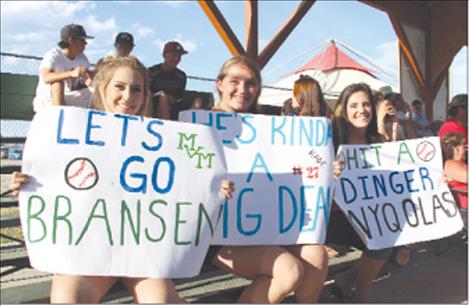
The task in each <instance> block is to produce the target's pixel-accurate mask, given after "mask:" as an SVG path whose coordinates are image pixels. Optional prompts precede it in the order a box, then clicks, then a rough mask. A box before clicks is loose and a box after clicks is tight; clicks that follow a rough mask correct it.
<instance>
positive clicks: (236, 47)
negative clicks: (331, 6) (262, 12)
mask: <svg viewBox="0 0 469 306" xmlns="http://www.w3.org/2000/svg"><path fill="white" fill-rule="evenodd" d="M359 1H360V2H362V3H364V4H367V5H369V6H371V7H374V8H376V9H379V10H381V11H384V12H385V13H386V14H387V15H388V17H389V20H390V22H391V24H392V26H393V28H394V31H395V32H396V35H397V37H398V40H399V49H400V54H401V55H402V56H401V62H402V61H404V60H405V61H407V62H408V63H409V65H406V66H405V67H403V65H401V70H400V73H401V76H402V74H403V73H405V72H404V70H405V69H407V67H409V69H410V70H411V73H412V74H413V78H414V79H415V80H416V84H417V85H416V88H414V89H413V90H416V91H417V93H418V94H419V95H420V96H421V97H422V100H423V101H424V102H425V104H426V113H427V116H428V117H429V118H433V114H434V112H433V107H434V106H435V105H437V104H439V103H441V99H440V100H438V97H437V96H438V95H439V93H440V92H441V90H442V84H444V83H445V80H447V79H448V68H449V66H450V64H451V62H452V60H453V58H454V56H455V55H456V54H457V53H458V51H459V50H460V49H461V48H462V47H463V46H465V45H466V46H467V1H453V0H449V1H442V0H440V1H438V0H436V1H433V0H418V1H416V0H408V1H384V0H359ZM315 2H316V1H315V0H301V1H300V2H299V4H298V7H297V9H296V10H295V11H294V12H293V13H292V14H291V15H290V17H288V18H287V20H286V21H285V23H284V24H283V25H282V27H281V28H280V29H279V31H278V32H277V33H276V34H275V35H274V37H273V38H272V39H271V40H270V41H269V42H268V43H267V45H266V46H265V47H264V48H263V50H262V51H260V52H259V50H258V41H259V39H258V1H255V0H246V1H245V3H246V11H245V12H246V23H245V25H246V26H245V30H246V31H245V33H246V43H245V46H244V47H243V45H242V44H241V43H240V41H239V40H238V38H237V36H236V35H235V34H234V32H233V31H232V30H231V28H230V26H229V24H228V23H227V22H226V20H225V19H224V17H223V15H222V14H221V12H220V11H219V10H218V8H217V6H216V4H215V2H214V1H212V0H198V3H199V5H200V6H201V8H202V10H203V11H204V12H205V14H206V15H207V17H208V18H209V19H210V21H211V22H212V24H213V26H214V27H215V29H216V31H217V32H218V34H219V35H220V37H221V39H222V40H223V42H224V43H225V44H226V46H227V48H228V49H229V50H230V52H231V54H232V55H234V56H235V55H240V54H246V55H247V56H249V57H251V58H252V59H254V60H256V61H257V62H258V63H259V65H260V67H262V68H263V67H265V65H266V64H267V63H268V62H269V60H270V59H271V58H272V56H273V55H274V54H275V52H276V51H277V50H278V49H279V48H280V47H281V46H282V44H283V42H284V41H285V40H286V39H287V37H288V36H289V35H290V33H291V32H292V31H293V30H294V28H295V27H296V26H297V25H298V23H299V22H300V21H301V19H302V18H303V17H304V16H305V15H306V14H307V12H308V11H309V10H310V9H311V7H312V6H313V5H314V3H315ZM416 32H418V33H417V34H418V35H417V34H416ZM401 81H402V78H401ZM406 81H407V80H406ZM400 87H401V88H402V86H400ZM443 87H444V86H443ZM405 90H406V89H404V91H405ZM443 91H444V90H443ZM403 94H404V95H405V94H406V93H405V92H403ZM412 94H414V92H413V93H412ZM447 95H448V93H447V91H446V99H445V100H446V101H444V102H445V103H448V99H447V98H448V97H447Z"/></svg>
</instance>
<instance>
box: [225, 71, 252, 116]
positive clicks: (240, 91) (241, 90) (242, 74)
mask: <svg viewBox="0 0 469 306" xmlns="http://www.w3.org/2000/svg"><path fill="white" fill-rule="evenodd" d="M259 87H260V86H259V81H258V80H257V78H256V75H255V74H254V72H252V71H251V70H250V69H249V68H248V67H246V66H245V65H242V64H234V65H232V66H231V67H229V68H228V70H227V72H226V75H225V77H224V78H223V79H218V80H217V89H218V91H219V93H220V98H221V101H220V107H221V108H222V109H223V110H225V111H228V112H236V113H238V112H241V113H242V112H247V111H248V109H249V107H250V106H251V105H253V104H254V103H255V101H256V99H257V97H258V96H259Z"/></svg>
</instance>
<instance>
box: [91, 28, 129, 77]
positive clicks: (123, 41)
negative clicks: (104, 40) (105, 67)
mask: <svg viewBox="0 0 469 306" xmlns="http://www.w3.org/2000/svg"><path fill="white" fill-rule="evenodd" d="M134 47H135V44H134V37H133V36H132V34H130V33H128V32H120V33H119V34H117V35H116V40H115V41H114V48H115V49H116V50H115V51H114V52H109V53H108V54H107V55H106V57H108V56H129V55H130V52H132V50H133V49H134ZM103 60H104V57H103V58H101V59H99V60H98V62H97V63H96V67H95V71H94V74H96V72H97V71H98V69H99V66H100V65H101V63H102V62H103Z"/></svg>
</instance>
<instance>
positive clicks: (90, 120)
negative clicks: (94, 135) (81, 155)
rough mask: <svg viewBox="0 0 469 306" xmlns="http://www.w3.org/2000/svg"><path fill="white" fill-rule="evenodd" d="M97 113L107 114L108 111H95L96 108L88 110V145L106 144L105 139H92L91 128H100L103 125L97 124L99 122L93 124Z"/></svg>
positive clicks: (100, 114)
mask: <svg viewBox="0 0 469 306" xmlns="http://www.w3.org/2000/svg"><path fill="white" fill-rule="evenodd" d="M95 115H99V116H106V113H105V112H101V111H95V110H90V111H89V112H88V122H87V125H86V136H85V143H86V144H88V145H94V146H100V147H102V146H104V144H105V143H104V141H101V140H92V139H91V130H92V129H100V128H101V126H100V125H97V124H93V117H94V116H95Z"/></svg>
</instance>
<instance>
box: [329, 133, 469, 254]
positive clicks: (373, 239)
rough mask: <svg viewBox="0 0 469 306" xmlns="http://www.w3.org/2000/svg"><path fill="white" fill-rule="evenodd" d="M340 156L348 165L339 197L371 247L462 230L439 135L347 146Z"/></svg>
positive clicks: (378, 247) (397, 244)
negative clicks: (449, 186) (445, 175)
mask: <svg viewBox="0 0 469 306" xmlns="http://www.w3.org/2000/svg"><path fill="white" fill-rule="evenodd" d="M338 158H339V159H341V160H343V161H344V162H345V169H344V171H343V172H342V175H341V177H340V179H339V180H338V181H337V182H336V191H335V200H336V202H337V204H338V205H339V207H340V208H341V209H342V211H343V212H344V213H345V215H346V216H347V218H348V219H349V221H350V223H351V224H352V226H353V227H354V228H355V230H356V231H357V233H358V234H359V236H360V237H361V238H362V240H363V241H364V243H365V244H366V245H367V246H368V248H369V249H382V248H387V247H392V246H399V245H405V244H411V243H415V242H420V241H427V240H433V239H438V238H443V237H446V236H450V235H452V234H455V233H457V232H458V231H460V230H461V229H462V227H463V223H462V219H461V215H460V214H459V210H458V208H457V206H456V202H455V201H454V199H453V196H452V194H451V192H450V190H449V189H448V186H447V185H446V184H445V183H444V181H443V169H442V157H441V149H440V140H439V138H438V137H428V138H420V139H414V140H406V141H399V142H388V143H380V144H373V145H344V146H341V147H340V148H339V151H338ZM330 230H333V229H330Z"/></svg>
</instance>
